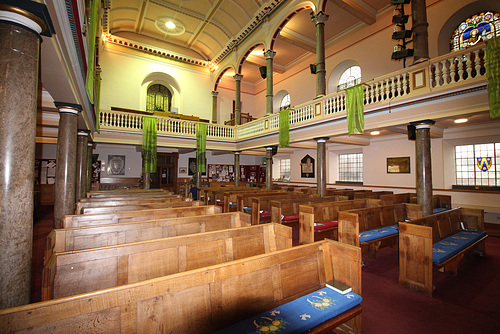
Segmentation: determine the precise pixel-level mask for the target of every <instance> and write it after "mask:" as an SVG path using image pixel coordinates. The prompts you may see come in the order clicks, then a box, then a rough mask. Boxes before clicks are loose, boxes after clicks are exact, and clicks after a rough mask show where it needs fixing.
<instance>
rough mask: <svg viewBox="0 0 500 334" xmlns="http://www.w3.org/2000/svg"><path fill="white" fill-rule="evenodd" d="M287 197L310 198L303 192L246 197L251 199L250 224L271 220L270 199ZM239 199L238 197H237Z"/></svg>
mask: <svg viewBox="0 0 500 334" xmlns="http://www.w3.org/2000/svg"><path fill="white" fill-rule="evenodd" d="M287 198H294V199H301V198H310V195H309V194H304V193H284V194H279V195H278V194H274V195H264V196H258V197H257V196H253V197H248V200H250V201H251V207H252V212H251V215H252V224H254V225H255V224H261V223H263V222H266V223H267V222H269V221H271V201H274V200H281V199H287ZM238 200H239V198H238ZM242 202H243V205H244V203H245V199H243V201H242ZM261 211H262V212H266V213H267V212H268V213H269V214H268V215H265V216H264V215H261Z"/></svg>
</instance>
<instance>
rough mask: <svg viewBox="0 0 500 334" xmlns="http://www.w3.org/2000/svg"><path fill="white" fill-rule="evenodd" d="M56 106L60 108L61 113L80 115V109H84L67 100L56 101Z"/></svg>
mask: <svg viewBox="0 0 500 334" xmlns="http://www.w3.org/2000/svg"><path fill="white" fill-rule="evenodd" d="M54 104H55V106H56V107H57V109H58V110H59V112H60V113H70V114H75V115H78V113H79V112H80V111H82V109H83V108H82V106H81V105H79V104H75V103H66V102H57V101H54Z"/></svg>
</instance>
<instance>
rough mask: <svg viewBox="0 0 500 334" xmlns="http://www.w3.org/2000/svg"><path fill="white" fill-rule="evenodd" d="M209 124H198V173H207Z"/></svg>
mask: <svg viewBox="0 0 500 334" xmlns="http://www.w3.org/2000/svg"><path fill="white" fill-rule="evenodd" d="M206 148H207V124H206V123H196V171H197V172H200V173H205V172H206V161H205V159H206V157H205V152H206Z"/></svg>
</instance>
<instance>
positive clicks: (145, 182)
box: [142, 173, 151, 189]
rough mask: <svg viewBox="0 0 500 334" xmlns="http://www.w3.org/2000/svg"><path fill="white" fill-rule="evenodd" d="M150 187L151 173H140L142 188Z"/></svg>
mask: <svg viewBox="0 0 500 334" xmlns="http://www.w3.org/2000/svg"><path fill="white" fill-rule="evenodd" d="M150 188H151V174H150V173H142V189H150Z"/></svg>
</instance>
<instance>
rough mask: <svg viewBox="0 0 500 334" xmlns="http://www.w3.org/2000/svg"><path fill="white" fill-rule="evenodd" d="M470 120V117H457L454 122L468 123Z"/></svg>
mask: <svg viewBox="0 0 500 334" xmlns="http://www.w3.org/2000/svg"><path fill="white" fill-rule="evenodd" d="M468 121H469V119H468V118H457V119H456V120H454V121H453V122H454V123H456V124H460V123H467V122H468Z"/></svg>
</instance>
